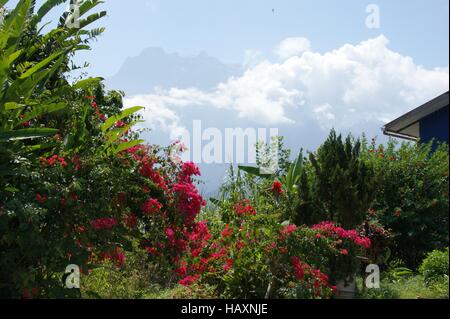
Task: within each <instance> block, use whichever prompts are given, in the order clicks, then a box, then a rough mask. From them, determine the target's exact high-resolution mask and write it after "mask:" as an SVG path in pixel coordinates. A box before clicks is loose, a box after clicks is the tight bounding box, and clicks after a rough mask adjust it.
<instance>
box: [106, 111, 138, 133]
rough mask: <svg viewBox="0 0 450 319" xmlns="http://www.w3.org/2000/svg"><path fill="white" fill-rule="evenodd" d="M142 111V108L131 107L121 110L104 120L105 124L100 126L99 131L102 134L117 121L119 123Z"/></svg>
mask: <svg viewBox="0 0 450 319" xmlns="http://www.w3.org/2000/svg"><path fill="white" fill-rule="evenodd" d="M142 109H144V107H142V106H133V107H130V108H128V109H125V110H123V111H122V112H121V113H120V114H118V115H115V116H111V117H110V118H109V119H107V120H106V122H105V123H103V124H102V126H101V129H102V131H103V132H105V131H106V130H108V129H109V128H110V127H111V126H113V125H114V123H116V122H117V121H120V120H122V119H124V118H126V117H128V116H130V115H132V114H134V113H136V112H139V111H140V110H142Z"/></svg>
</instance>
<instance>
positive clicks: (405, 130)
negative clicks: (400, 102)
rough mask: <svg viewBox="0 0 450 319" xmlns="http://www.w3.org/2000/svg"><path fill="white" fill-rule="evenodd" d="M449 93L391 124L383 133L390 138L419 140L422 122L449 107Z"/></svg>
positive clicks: (387, 125) (384, 128)
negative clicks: (432, 114)
mask: <svg viewBox="0 0 450 319" xmlns="http://www.w3.org/2000/svg"><path fill="white" fill-rule="evenodd" d="M448 93H449V92H448V91H447V92H445V93H444V94H442V95H440V96H438V97H436V98H434V99H432V100H431V101H429V102H427V103H425V104H423V105H421V106H419V107H418V108H415V109H414V110H412V111H410V112H408V113H406V114H404V115H402V116H400V117H399V118H397V119H395V120H393V121H392V122H389V123H388V124H386V125H385V126H384V127H383V133H384V134H386V135H390V136H395V137H400V138H405V139H409V140H417V139H418V138H420V120H421V119H423V118H424V117H426V116H428V115H430V114H431V113H434V112H436V111H438V110H440V109H442V108H443V107H446V106H448V105H449V98H448Z"/></svg>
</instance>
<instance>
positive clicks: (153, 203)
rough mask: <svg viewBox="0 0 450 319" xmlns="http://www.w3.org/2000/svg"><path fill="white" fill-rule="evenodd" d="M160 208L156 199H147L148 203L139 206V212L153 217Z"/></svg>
mask: <svg viewBox="0 0 450 319" xmlns="http://www.w3.org/2000/svg"><path fill="white" fill-rule="evenodd" d="M161 208H162V205H161V204H160V202H159V201H158V200H157V199H154V198H149V199H148V201H146V202H145V203H144V204H142V206H141V210H142V211H143V212H144V213H145V214H148V215H153V214H155V213H157V212H159V211H160V210H161Z"/></svg>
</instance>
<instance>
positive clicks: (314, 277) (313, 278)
mask: <svg viewBox="0 0 450 319" xmlns="http://www.w3.org/2000/svg"><path fill="white" fill-rule="evenodd" d="M291 264H292V267H293V268H294V274H295V277H296V278H297V279H298V280H300V281H301V282H303V283H304V284H306V285H307V286H309V287H307V288H309V289H312V290H313V291H314V295H315V296H316V297H320V296H322V295H323V294H324V292H326V291H327V290H329V289H331V290H332V291H334V290H335V289H336V288H335V287H332V286H330V285H329V283H328V280H329V278H328V275H326V274H324V273H323V272H321V271H320V269H314V268H313V267H311V266H310V265H309V264H307V263H305V262H302V261H301V260H300V258H299V257H297V256H293V257H291Z"/></svg>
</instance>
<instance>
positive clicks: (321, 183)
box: [296, 130, 374, 228]
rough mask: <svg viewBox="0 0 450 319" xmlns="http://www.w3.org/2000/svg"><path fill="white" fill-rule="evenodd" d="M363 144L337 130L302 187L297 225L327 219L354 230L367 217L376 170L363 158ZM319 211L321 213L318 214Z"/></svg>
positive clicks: (305, 174)
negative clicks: (344, 136) (343, 138)
mask: <svg viewBox="0 0 450 319" xmlns="http://www.w3.org/2000/svg"><path fill="white" fill-rule="evenodd" d="M360 150H361V142H360V140H359V139H357V140H354V139H353V138H352V137H351V136H350V135H349V136H347V138H346V139H345V141H343V140H342V136H341V135H337V134H336V132H335V131H334V130H332V131H331V132H330V135H329V136H328V138H327V140H326V141H325V142H324V143H323V144H322V145H321V146H320V147H319V149H318V150H317V152H316V153H311V154H310V156H309V160H310V163H309V167H308V168H307V169H305V170H304V171H303V173H302V177H301V180H300V184H299V192H298V194H299V195H298V196H299V205H298V207H297V218H296V219H297V222H303V223H306V224H311V223H315V222H318V221H320V220H323V219H324V218H325V219H328V220H330V221H334V222H337V223H340V224H341V225H343V226H344V227H347V228H352V227H355V226H356V225H358V224H360V223H361V222H362V221H363V220H364V217H365V215H366V212H367V209H368V208H369V207H370V202H371V200H372V196H373V175H374V174H373V170H372V169H371V167H370V166H369V165H367V164H366V163H365V162H364V161H362V160H361V158H360ZM317 212H320V213H317Z"/></svg>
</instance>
